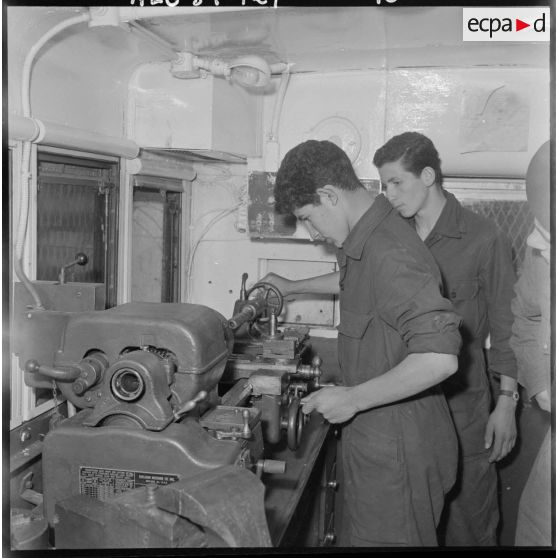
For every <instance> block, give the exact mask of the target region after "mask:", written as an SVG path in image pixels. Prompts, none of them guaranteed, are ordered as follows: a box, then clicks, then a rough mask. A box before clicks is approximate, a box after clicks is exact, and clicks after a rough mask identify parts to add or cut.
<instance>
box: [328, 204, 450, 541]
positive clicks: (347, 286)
mask: <svg viewBox="0 0 558 558" xmlns="http://www.w3.org/2000/svg"><path fill="white" fill-rule="evenodd" d="M338 261H339V265H340V307H341V320H340V324H339V326H338V329H339V339H338V348H339V364H340V367H341V373H342V376H343V379H344V382H345V385H347V386H354V385H357V384H361V383H363V382H366V381H367V380H370V379H371V378H375V377H377V376H380V375H382V374H384V373H386V372H387V371H388V370H390V369H392V368H393V367H394V366H396V365H397V364H398V363H400V362H401V361H402V360H403V359H404V358H405V357H406V356H407V355H409V354H410V353H430V352H434V353H446V354H454V355H456V354H458V352H459V349H460V346H461V339H460V335H459V332H458V327H459V322H460V319H459V316H458V315H457V314H456V313H455V311H454V310H453V308H452V306H451V304H450V302H449V301H448V300H446V299H444V298H442V296H441V295H440V277H439V272H438V269H437V266H436V264H435V262H434V260H433V258H432V255H431V254H430V253H429V251H428V249H427V248H426V246H425V245H424V243H423V242H422V241H421V240H420V238H419V237H418V235H417V234H416V233H415V232H414V231H413V230H412V228H411V227H409V226H408V223H407V222H406V221H405V220H404V219H403V218H401V217H400V216H399V214H398V213H397V212H396V211H395V210H394V209H393V208H392V207H391V205H390V204H389V202H388V201H387V199H386V198H385V197H384V196H383V195H379V196H377V197H376V199H375V201H374V203H373V205H372V206H371V207H370V209H369V210H368V211H367V212H366V213H365V214H364V215H363V216H362V217H361V219H360V220H359V221H358V223H357V224H356V225H355V227H354V228H353V229H352V230H351V232H350V234H349V236H348V237H347V239H346V241H345V242H344V244H343V247H342V248H341V249H340V250H339V251H338ZM435 274H436V275H435ZM416 372H417V374H421V373H428V371H426V370H417V371H416ZM341 448H342V449H341V455H342V460H343V461H342V466H343V471H344V497H345V498H344V503H343V504H344V516H343V532H342V533H341V537H340V543H341V545H343V546H394V545H395V546H398V545H401V546H435V545H436V544H437V541H436V525H437V523H438V520H439V517H440V514H441V511H442V508H443V502H444V494H445V493H446V492H447V491H448V490H449V489H450V488H451V486H452V485H453V483H454V481H455V474H456V466H457V439H456V435H455V429H454V426H453V423H452V421H451V416H450V414H449V409H448V407H447V403H446V400H445V398H444V396H443V394H442V392H441V388H440V387H439V386H434V387H432V388H430V389H428V390H426V391H424V392H422V393H419V394H417V395H415V396H413V397H409V398H408V399H405V400H403V401H398V402H395V403H392V404H389V405H384V406H382V407H378V408H374V409H370V410H368V411H364V412H361V413H358V414H357V415H356V416H355V417H354V418H353V419H352V420H351V421H350V422H349V423H347V424H346V425H345V426H344V428H343V433H342V442H341Z"/></svg>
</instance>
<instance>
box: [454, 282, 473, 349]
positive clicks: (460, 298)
mask: <svg viewBox="0 0 558 558" xmlns="http://www.w3.org/2000/svg"><path fill="white" fill-rule="evenodd" d="M479 291H480V285H479V281H478V279H462V280H458V281H454V282H453V284H452V285H451V287H450V289H449V292H448V298H449V299H450V301H451V302H452V304H453V305H454V307H455V309H456V310H457V313H458V314H459V315H460V316H461V317H462V318H463V321H462V323H461V328H460V332H461V335H462V337H463V342H464V343H468V342H470V341H472V340H473V339H475V338H476V337H477V335H479V334H480V332H479V331H477V329H478V328H479V321H480V314H481V312H480V308H479Z"/></svg>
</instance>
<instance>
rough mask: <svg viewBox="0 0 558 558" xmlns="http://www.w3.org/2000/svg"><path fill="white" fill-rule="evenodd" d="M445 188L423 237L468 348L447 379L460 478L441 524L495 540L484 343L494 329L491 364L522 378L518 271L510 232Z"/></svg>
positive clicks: (450, 534) (476, 540) (484, 541)
mask: <svg viewBox="0 0 558 558" xmlns="http://www.w3.org/2000/svg"><path fill="white" fill-rule="evenodd" d="M444 194H445V196H446V204H445V206H444V208H443V210H442V213H441V214H440V217H439V218H438V221H437V223H436V225H435V226H434V228H433V229H432V231H431V232H430V234H429V235H428V237H427V238H426V239H425V241H424V242H425V244H426V246H427V247H428V248H429V249H430V251H431V253H432V255H433V256H434V259H435V260H436V262H437V263H438V266H439V267H440V271H441V273H442V278H443V283H444V291H443V292H444V296H446V297H447V298H449V299H450V300H451V302H452V303H453V304H454V307H455V310H456V311H457V313H458V314H459V315H460V316H461V317H462V318H463V322H462V325H461V336H462V339H463V348H462V350H461V353H460V355H459V370H458V372H457V373H456V374H454V375H453V376H451V377H450V378H449V379H448V380H447V381H446V382H444V383H443V385H442V387H443V389H444V392H445V394H446V397H447V400H448V404H449V407H450V411H451V413H452V417H453V419H454V423H455V427H456V430H457V436H458V438H459V446H460V462H459V473H458V478H457V482H456V484H455V487H454V489H453V490H452V492H451V493H450V495H449V498H448V508H447V510H446V512H444V516H445V517H444V519H443V521H442V526H443V528H444V531H445V543H446V545H449V546H456V545H457V546H471V545H474V546H485V545H495V544H496V528H497V525H498V520H499V513H498V499H497V477H496V467H495V465H494V464H490V463H489V462H488V456H489V454H490V451H491V449H488V450H485V449H484V433H485V429H486V424H487V422H488V417H489V415H490V412H491V392H490V383H489V378H488V374H487V370H486V368H487V367H486V362H485V353H484V350H483V347H484V344H485V340H486V338H487V336H488V334H489V333H490V349H489V351H488V369H489V370H490V372H491V373H494V374H497V375H498V374H504V375H506V376H510V377H512V378H516V377H517V365H516V361H515V356H514V354H513V351H512V349H511V347H510V342H509V340H510V335H511V326H512V322H513V315H512V312H511V300H512V298H513V296H514V292H513V286H514V283H515V277H516V276H515V272H514V269H513V263H512V256H511V248H510V246H509V242H508V241H507V239H506V238H505V236H504V235H503V234H501V233H500V232H499V231H498V229H497V228H496V226H495V225H494V224H493V223H492V222H490V221H489V220H488V219H486V218H484V217H482V216H480V215H478V214H476V213H474V212H473V211H471V210H469V209H466V208H464V207H462V206H461V204H460V203H459V202H458V201H457V199H456V198H455V196H454V195H453V194H450V193H449V192H444ZM446 513H447V517H446Z"/></svg>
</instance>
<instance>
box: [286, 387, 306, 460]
mask: <svg viewBox="0 0 558 558" xmlns="http://www.w3.org/2000/svg"><path fill="white" fill-rule="evenodd" d="M303 425H304V420H303V413H302V406H301V404H300V399H299V398H298V397H293V399H292V401H291V402H290V404H289V408H288V411H287V445H288V446H289V449H290V450H292V451H295V450H297V449H298V446H299V445H300V439H301V437H302V427H303Z"/></svg>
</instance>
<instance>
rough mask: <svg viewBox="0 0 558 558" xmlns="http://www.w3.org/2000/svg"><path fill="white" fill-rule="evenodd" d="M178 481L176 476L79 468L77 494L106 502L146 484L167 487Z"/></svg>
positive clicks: (98, 468)
mask: <svg viewBox="0 0 558 558" xmlns="http://www.w3.org/2000/svg"><path fill="white" fill-rule="evenodd" d="M178 480H180V477H178V475H173V474H167V473H145V472H141V471H125V470H122V469H105V468H101V467H80V468H79V493H80V494H84V495H85V496H92V497H93V498H98V499H99V500H103V501H104V500H107V499H108V498H112V497H113V496H118V495H119V494H122V493H123V492H126V491H127V490H132V489H133V488H138V487H140V486H146V485H148V484H158V485H167V484H171V483H173V482H176V481H178Z"/></svg>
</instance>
